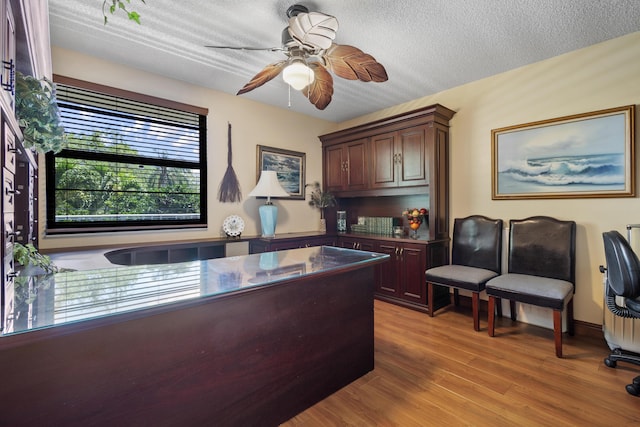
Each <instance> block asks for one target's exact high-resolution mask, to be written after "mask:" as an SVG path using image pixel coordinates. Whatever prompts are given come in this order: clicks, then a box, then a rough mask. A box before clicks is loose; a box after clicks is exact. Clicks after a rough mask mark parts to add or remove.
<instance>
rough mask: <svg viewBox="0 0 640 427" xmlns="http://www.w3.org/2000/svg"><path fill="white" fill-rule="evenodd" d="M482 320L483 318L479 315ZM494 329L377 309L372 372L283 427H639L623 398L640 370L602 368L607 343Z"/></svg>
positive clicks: (637, 407)
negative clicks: (557, 344) (558, 349)
mask: <svg viewBox="0 0 640 427" xmlns="http://www.w3.org/2000/svg"><path fill="white" fill-rule="evenodd" d="M481 316H482V313H481ZM563 350H564V358H562V359H558V358H556V357H555V353H554V347H553V331H551V330H547V329H543V328H539V327H536V326H531V325H526V324H523V323H518V322H515V323H514V322H512V321H511V319H509V317H505V318H502V319H497V321H496V336H495V337H494V338H491V337H489V336H488V334H487V324H486V313H484V316H483V317H481V330H480V332H475V331H474V330H473V320H472V318H471V312H470V310H468V309H465V308H454V307H453V306H450V307H447V308H443V309H441V310H439V311H438V312H436V314H435V317H433V318H430V317H428V316H427V315H426V314H423V313H419V312H416V311H412V310H408V309H404V308H401V307H397V306H394V305H391V304H388V303H384V302H381V301H376V302H375V369H374V370H373V371H372V372H369V373H368V374H367V375H365V376H364V377H361V378H360V379H358V380H356V381H355V382H353V383H351V384H349V385H348V386H346V387H344V388H343V389H341V390H339V391H338V392H337V393H334V394H333V395H331V396H329V397H328V398H326V399H325V400H323V401H321V402H319V403H318V404H316V405H315V406H313V407H311V408H309V409H308V410H306V411H304V412H302V413H300V414H298V415H297V416H296V417H294V418H292V419H291V420H289V421H287V422H286V423H284V424H283V426H288V427H292V426H305V427H308V426H402V427H409V426H436V425H437V426H458V425H468V426H529V425H543V426H612V425H615V426H632V425H633V426H637V425H640V397H634V396H631V395H629V394H628V393H627V392H626V391H625V388H624V387H625V385H626V384H628V383H629V382H630V381H631V379H632V378H633V377H634V376H637V375H640V366H637V365H632V364H628V363H624V362H621V363H618V366H617V368H615V369H613V368H608V367H606V366H605V365H604V363H603V359H604V357H606V356H607V354H608V347H607V344H606V342H605V341H604V338H603V339H596V338H593V337H585V336H574V337H569V336H566V335H565V337H564V347H563Z"/></svg>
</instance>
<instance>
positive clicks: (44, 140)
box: [16, 72, 67, 153]
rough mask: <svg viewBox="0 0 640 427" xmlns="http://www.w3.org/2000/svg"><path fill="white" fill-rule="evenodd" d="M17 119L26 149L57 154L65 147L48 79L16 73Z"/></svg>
mask: <svg viewBox="0 0 640 427" xmlns="http://www.w3.org/2000/svg"><path fill="white" fill-rule="evenodd" d="M16 116H17V117H18V125H19V126H20V128H21V129H22V134H23V136H24V142H23V144H24V146H25V148H34V149H36V150H37V151H39V152H41V153H46V152H48V151H53V152H54V153H57V152H59V151H60V150H62V149H63V148H64V147H65V145H66V144H67V136H66V134H65V133H64V128H63V127H62V126H61V125H60V113H59V110H58V103H57V101H56V95H55V87H54V84H53V82H52V81H50V80H49V79H47V78H43V79H37V78H35V77H33V76H26V75H24V74H22V73H20V72H17V73H16Z"/></svg>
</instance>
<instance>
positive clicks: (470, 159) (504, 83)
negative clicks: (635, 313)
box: [40, 33, 640, 324]
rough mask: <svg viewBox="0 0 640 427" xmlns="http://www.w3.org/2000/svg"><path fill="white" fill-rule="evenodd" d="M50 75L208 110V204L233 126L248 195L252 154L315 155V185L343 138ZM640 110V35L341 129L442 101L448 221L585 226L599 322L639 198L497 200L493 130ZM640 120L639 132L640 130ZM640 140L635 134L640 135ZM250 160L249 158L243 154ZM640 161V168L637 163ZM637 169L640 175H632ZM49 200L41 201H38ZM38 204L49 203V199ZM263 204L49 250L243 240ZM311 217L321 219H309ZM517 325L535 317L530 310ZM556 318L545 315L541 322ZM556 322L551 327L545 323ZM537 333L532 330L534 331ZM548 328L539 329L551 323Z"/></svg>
mask: <svg viewBox="0 0 640 427" xmlns="http://www.w3.org/2000/svg"><path fill="white" fill-rule="evenodd" d="M53 62H54V72H56V73H58V74H64V75H69V76H71V77H76V78H81V79H86V80H92V81H96V82H98V83H102V84H107V85H112V86H117V87H122V88H124V89H129V90H135V91H138V92H143V93H149V94H152V95H155V96H160V97H164V98H168V99H173V100H176V101H181V102H186V103H191V104H195V105H199V106H202V107H207V108H209V109H210V114H209V147H210V153H209V162H210V163H209V164H210V170H211V171H212V172H211V174H210V175H211V176H210V179H209V182H210V189H209V200H215V195H216V192H217V188H218V185H219V182H220V180H221V178H222V175H223V174H224V170H225V168H226V163H225V162H226V149H225V143H226V122H227V121H230V122H231V123H232V124H233V126H234V154H235V155H234V159H235V160H234V167H235V170H236V172H237V173H238V175H239V179H240V181H241V184H242V189H243V191H244V194H247V193H248V191H250V190H251V188H252V186H253V184H254V182H255V145H256V144H264V145H269V146H275V147H281V148H289V149H293V150H297V151H304V152H306V153H307V170H308V172H307V182H311V181H313V180H320V179H321V151H320V144H319V142H318V140H317V138H316V137H317V135H320V134H322V133H326V132H328V131H332V130H336V129H337V128H338V127H336V126H335V125H334V124H332V123H329V122H323V121H321V120H317V119H312V118H308V117H305V116H300V115H296V114H294V113H291V112H289V111H286V110H281V109H276V108H273V107H269V106H265V105H260V104H257V103H253V102H251V101H249V100H246V99H243V98H240V97H234V96H231V95H226V94H221V93H219V92H215V91H210V90H206V89H203V88H199V87H193V86H190V85H187V84H184V83H181V82H176V81H172V80H168V79H164V78H161V77H158V76H154V75H150V74H148V73H143V72H139V71H136V70H131V69H127V68H124V67H120V66H117V65H113V64H107V63H101V62H100V61H97V60H95V59H92V58H88V57H85V56H82V55H79V54H76V53H73V52H69V51H65V50H62V49H54V50H53ZM639 100H640V33H634V34H631V35H628V36H625V37H621V38H618V39H614V40H611V41H608V42H605V43H601V44H598V45H595V46H592V47H589V48H586V49H582V50H579V51H575V52H571V53H569V54H566V55H562V56H559V57H556V58H552V59H550V60H546V61H542V62H539V63H536V64H532V65H529V66H526V67H522V68H519V69H517V70H513V71H509V72H506V73H503V74H500V75H497V76H493V77H490V78H486V79H483V80H480V81H476V82H473V83H470V84H467V85H463V86H459V87H456V88H453V89H451V90H447V91H444V92H441V93H438V94H435V95H433V96H429V97H425V98H420V99H416V100H414V101H412V102H409V103H406V104H402V105H399V106H396V107H393V108H390V109H386V110H382V111H379V112H376V113H374V114H371V115H368V116H364V117H360V118H358V119H356V120H352V121H349V122H345V123H341V124H340V125H339V127H340V128H346V127H350V126H354V125H356V124H360V123H365V122H367V121H370V120H374V119H378V118H382V117H387V116H390V115H393V114H398V113H401V112H404V111H409V110H412V109H415V108H418V107H421V106H425V105H430V104H433V103H440V104H442V105H444V106H446V107H448V108H451V109H453V110H455V111H456V115H455V116H454V118H453V120H452V121H451V164H450V167H451V168H450V169H451V172H450V179H451V195H450V196H451V199H450V200H451V215H452V217H461V216H466V215H469V214H473V213H479V214H484V215H487V216H491V217H495V218H503V219H504V220H509V219H511V218H523V217H526V216H530V215H537V214H539V215H550V216H554V217H557V218H562V219H573V220H575V221H576V222H577V224H578V236H577V258H578V259H577V292H576V296H575V318H576V319H578V320H581V321H584V322H589V323H594V324H601V323H602V316H603V312H602V310H603V309H602V275H601V274H600V273H599V271H598V266H599V265H600V264H603V263H604V253H603V248H602V237H601V233H602V232H603V231H607V230H612V229H615V230H619V231H621V232H623V233H624V232H625V228H624V227H625V225H626V224H629V223H640V201H639V200H638V198H615V199H565V200H501V201H493V200H491V129H495V128H500V127H505V126H510V125H516V124H522V123H528V122H532V121H537V120H544V119H550V118H555V117H561V116H566V115H571V114H578V113H584V112H589V111H595V110H600V109H606V108H612V107H618V106H623V105H630V104H638V103H639ZM637 121H638V120H637V118H636V122H637ZM636 139H637V135H636ZM240 153H244V154H240ZM636 163H638V161H637V162H636ZM636 170H640V168H638V167H636ZM41 196H43V195H42V194H41ZM40 200H44V197H41V199H40ZM277 203H278V204H279V205H280V207H281V212H282V213H281V215H282V217H281V218H280V219H279V221H278V231H280V232H289V231H304V230H313V229H315V228H316V225H317V220H316V219H317V218H318V213H317V212H315V211H311V210H310V208H309V207H308V206H307V204H306V203H304V202H300V201H278V202H277ZM257 206H258V202H257V201H256V200H246V199H245V200H243V202H242V203H240V204H235V205H234V204H219V203H217V202H213V203H212V205H211V206H210V211H211V212H210V214H209V223H210V224H211V226H210V228H209V230H208V231H206V232H202V231H200V232H178V233H176V232H165V233H150V234H143V233H138V234H132V235H128V236H126V237H122V236H118V237H113V236H100V238H99V239H98V238H96V237H91V238H81V237H72V238H60V237H56V238H47V237H44V238H42V240H41V246H42V247H43V248H51V247H63V246H65V245H67V246H76V245H82V244H95V243H96V242H104V243H114V242H122V241H127V242H129V241H132V242H137V241H139V240H140V239H145V240H148V241H152V240H159V239H172V238H180V239H182V238H189V237H192V236H193V237H204V236H205V235H218V234H219V226H220V224H221V222H222V219H223V218H224V217H226V216H227V215H229V214H232V213H238V214H240V215H242V216H243V217H244V218H245V220H246V222H247V225H248V230H247V231H246V233H247V234H256V233H258V229H259V219H258V215H257ZM309 218H313V220H311V221H309ZM521 310H523V311H522V312H521V313H520V317H521V318H523V319H525V320H527V316H531V317H532V318H534V317H537V316H536V315H537V314H538V313H536V312H535V309H533V308H524V309H522V308H521ZM543 317H544V318H545V319H548V318H550V316H548V313H545V316H543ZM549 321H550V319H549ZM532 322H533V323H536V321H532ZM545 322H546V320H545V321H544V322H542V323H543V324H544V323H545Z"/></svg>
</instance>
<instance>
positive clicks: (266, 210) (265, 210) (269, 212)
mask: <svg viewBox="0 0 640 427" xmlns="http://www.w3.org/2000/svg"><path fill="white" fill-rule="evenodd" d="M258 212H259V213H260V225H261V226H262V237H274V236H275V235H276V222H277V221H278V207H277V206H275V205H262V206H260V207H259V208H258Z"/></svg>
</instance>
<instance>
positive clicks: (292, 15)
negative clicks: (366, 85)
mask: <svg viewBox="0 0 640 427" xmlns="http://www.w3.org/2000/svg"><path fill="white" fill-rule="evenodd" d="M287 17H288V18H289V25H288V26H287V27H286V28H285V29H284V30H283V31H282V46H281V47H267V48H263V47H241V46H212V45H209V46H205V47H209V48H214V49H235V50H267V51H272V52H276V51H282V52H283V53H284V54H285V55H286V56H287V59H285V60H282V61H278V62H275V63H273V64H269V65H267V66H266V67H265V68H264V69H263V70H262V71H260V72H259V73H258V74H256V75H255V76H254V77H253V78H252V79H251V80H250V81H249V83H247V84H246V85H244V87H243V88H242V89H240V90H239V91H238V93H237V94H236V95H242V94H243V93H247V92H249V91H252V90H253V89H255V88H257V87H260V86H262V85H263V84H265V83H267V82H269V81H270V80H272V79H274V78H275V77H276V76H278V75H279V74H280V73H282V74H283V78H284V80H285V82H287V83H288V84H289V85H290V86H291V87H293V88H294V89H296V90H299V91H301V92H302V93H303V94H304V95H305V96H306V97H307V98H309V101H311V103H312V104H313V105H315V106H316V108H318V109H319V110H324V109H325V108H326V107H327V105H329V103H330V102H331V97H332V96H333V77H332V76H331V74H330V73H329V71H331V72H333V73H334V74H335V75H336V76H338V77H342V78H343V79H348V80H361V81H363V82H384V81H386V80H387V79H388V77H387V71H386V70H385V69H384V66H382V64H380V63H379V62H377V61H376V60H375V58H374V57H373V56H371V55H369V54H367V53H364V52H363V51H361V50H360V49H358V48H357V47H353V46H349V45H339V44H336V43H334V42H333V39H335V37H336V31H337V29H338V20H337V19H336V18H335V17H333V16H331V15H327V14H324V13H321V12H309V9H307V8H306V7H305V6H302V5H299V4H295V5H293V6H291V7H289V9H287Z"/></svg>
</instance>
